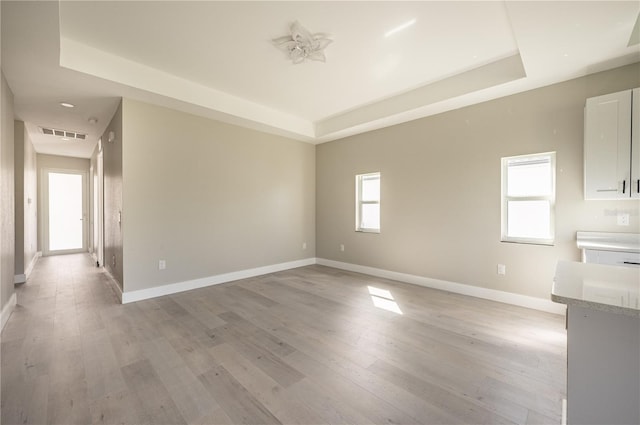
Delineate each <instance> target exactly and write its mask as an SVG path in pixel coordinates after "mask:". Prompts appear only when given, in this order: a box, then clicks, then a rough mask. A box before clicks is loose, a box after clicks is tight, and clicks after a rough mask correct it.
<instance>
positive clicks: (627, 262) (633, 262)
mask: <svg viewBox="0 0 640 425" xmlns="http://www.w3.org/2000/svg"><path fill="white" fill-rule="evenodd" d="M622 264H633V265H636V266H640V263H638V262H637V261H623V262H622Z"/></svg>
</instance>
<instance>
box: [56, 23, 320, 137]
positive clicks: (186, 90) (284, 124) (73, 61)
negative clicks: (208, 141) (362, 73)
mask: <svg viewBox="0 0 640 425" xmlns="http://www.w3.org/2000/svg"><path fill="white" fill-rule="evenodd" d="M60 66H62V67H65V68H68V69H72V70H75V71H79V72H83V73H86V74H90V75H93V76H96V77H100V78H103V79H105V80H109V81H113V82H116V83H120V84H123V85H126V86H129V87H134V88H136V89H140V90H144V91H146V92H150V93H154V94H157V95H161V96H165V97H167V98H170V99H174V100H177V101H178V102H175V101H171V100H167V99H165V103H167V102H168V103H167V105H166V106H168V107H172V108H175V109H178V110H182V109H184V108H183V107H182V106H184V105H180V103H181V102H186V103H187V104H189V105H191V107H193V106H196V107H202V108H206V109H207V110H209V111H215V112H216V114H213V115H214V116H210V118H214V119H218V120H220V121H223V122H231V123H233V124H238V125H242V126H244V127H248V128H253V129H256V130H262V131H266V132H269V133H277V134H282V133H284V135H289V137H293V138H296V139H300V140H303V141H309V140H312V139H313V138H314V137H315V128H314V125H313V123H311V122H309V121H307V120H305V119H302V118H299V117H296V116H294V115H291V114H287V113H285V112H281V111H278V110H275V109H272V108H269V107H266V106H264V105H260V104H258V103H255V102H251V101H248V100H245V99H242V98H240V97H237V96H233V95H230V94H228V93H225V92H222V91H219V90H215V89H213V88H211V87H208V86H204V85H202V84H198V83H195V82H193V81H190V80H187V79H184V78H181V77H178V76H176V75H173V74H169V73H167V72H163V71H161V70H158V69H156V68H152V67H150V66H146V65H143V64H141V63H138V62H135V61H132V60H129V59H126V58H123V57H121V56H117V55H114V54H111V53H108V52H105V51H102V50H100V49H96V48H94V47H91V46H88V45H86V44H83V43H79V42H77V41H75V40H72V39H69V38H67V37H62V36H61V37H60ZM140 100H147V101H149V100H150V99H144V98H143V99H140ZM154 100H156V101H157V100H159V99H154Z"/></svg>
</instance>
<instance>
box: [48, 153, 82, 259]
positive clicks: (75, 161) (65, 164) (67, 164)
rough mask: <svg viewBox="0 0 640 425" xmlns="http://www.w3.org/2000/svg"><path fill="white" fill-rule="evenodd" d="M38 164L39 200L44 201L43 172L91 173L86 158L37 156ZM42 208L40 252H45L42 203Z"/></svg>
mask: <svg viewBox="0 0 640 425" xmlns="http://www.w3.org/2000/svg"><path fill="white" fill-rule="evenodd" d="M36 162H37V165H38V173H37V174H38V175H37V178H38V199H39V200H41V201H42V199H43V198H42V197H43V192H42V189H43V188H42V172H43V170H45V169H56V170H73V171H82V172H84V173H87V175H88V173H89V164H90V161H89V160H88V159H86V158H73V157H69V156H57V155H44V154H37V156H36ZM40 206H41V208H38V251H44V247H43V246H42V244H43V237H42V232H43V230H44V229H43V223H44V221H43V219H44V217H43V208H42V202H41V203H40Z"/></svg>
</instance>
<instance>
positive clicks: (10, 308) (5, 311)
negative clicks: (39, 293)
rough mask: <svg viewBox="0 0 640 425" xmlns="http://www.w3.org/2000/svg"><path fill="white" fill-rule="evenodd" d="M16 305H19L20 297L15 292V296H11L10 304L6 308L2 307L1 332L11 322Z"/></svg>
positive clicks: (0, 315) (0, 316) (0, 317)
mask: <svg viewBox="0 0 640 425" xmlns="http://www.w3.org/2000/svg"><path fill="white" fill-rule="evenodd" d="M16 304H18V297H17V295H16V293H15V292H14V293H13V294H11V298H9V302H8V303H7V304H6V305H5V306H4V307H2V313H1V314H0V331H2V329H4V325H6V324H7V321H8V320H9V317H10V316H11V313H13V309H14V308H15V306H16Z"/></svg>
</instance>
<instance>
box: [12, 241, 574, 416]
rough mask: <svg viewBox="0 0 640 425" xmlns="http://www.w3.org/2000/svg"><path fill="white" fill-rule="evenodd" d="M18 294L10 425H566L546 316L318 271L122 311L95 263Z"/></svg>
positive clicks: (35, 280)
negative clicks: (560, 424)
mask: <svg viewBox="0 0 640 425" xmlns="http://www.w3.org/2000/svg"><path fill="white" fill-rule="evenodd" d="M17 296H18V306H17V307H16V309H15V311H14V313H13V315H12V316H11V318H10V319H9V321H8V323H7V325H6V327H5V329H4V330H3V332H2V358H1V367H2V369H1V381H2V393H1V399H2V405H1V408H2V415H1V416H2V424H4V425H9V424H185V423H188V424H218V423H220V424H273V423H276V424H277V423H283V424H324V423H327V424H417V423H420V424H512V423H517V424H559V423H560V414H561V400H562V398H563V397H564V394H565V374H566V364H565V362H566V360H565V359H566V332H565V329H564V318H563V317H561V316H557V315H553V314H546V313H541V312H537V311H533V310H528V309H524V308H519V307H514V306H509V305H505V304H500V303H495V302H490V301H485V300H480V299H475V298H470V297H465V296H461V295H456V294H451V293H447V292H442V291H437V290H431V289H427V288H422V287H418V286H412V285H408V284H402V283H398V282H393V281H389V280H385V279H380V278H375V277H371V276H366V275H362V274H357V273H350V272H345V271H341V270H336V269H331V268H328V267H322V266H309V267H303V268H299V269H294V270H289V271H285V272H280V273H274V274H270V275H265V276H261V277H256V278H251V279H245V280H241V281H237V282H232V283H228V284H223V285H217V286H212V287H208V288H204V289H198V290H194V291H190V292H184V293H180V294H175V295H171V296H166V297H162V298H156V299H152V300H147V301H141V302H137V303H132V304H127V305H120V304H118V302H117V298H116V296H115V294H114V292H113V290H112V287H111V286H110V283H109V281H108V279H107V276H106V275H105V273H104V272H102V271H100V270H98V269H97V268H96V267H94V263H93V261H92V259H91V258H90V257H89V255H87V254H81V255H68V256H59V257H45V258H41V259H40V260H39V261H38V263H37V265H36V267H35V269H34V271H33V273H32V275H31V276H30V278H29V281H28V282H27V283H26V284H23V285H20V286H18V287H17ZM383 307H384V308H383Z"/></svg>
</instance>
